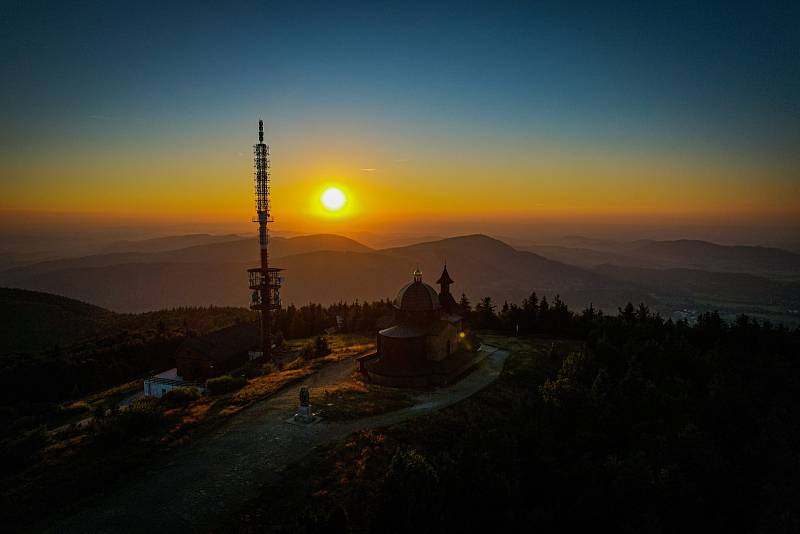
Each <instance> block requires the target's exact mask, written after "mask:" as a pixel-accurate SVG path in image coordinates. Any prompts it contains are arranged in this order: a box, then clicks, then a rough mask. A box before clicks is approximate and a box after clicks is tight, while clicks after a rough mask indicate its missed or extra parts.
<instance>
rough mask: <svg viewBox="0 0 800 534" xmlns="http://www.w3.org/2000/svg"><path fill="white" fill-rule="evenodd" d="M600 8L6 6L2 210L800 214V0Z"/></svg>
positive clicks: (778, 217)
mask: <svg viewBox="0 0 800 534" xmlns="http://www.w3.org/2000/svg"><path fill="white" fill-rule="evenodd" d="M599 4H600V2H586V3H566V2H553V3H534V2H530V3H527V2H526V3H523V2H519V3H509V4H500V3H497V2H493V3H486V4H474V3H469V2H457V3H456V2H454V3H452V4H435V3H431V2H425V3H420V4H411V3H407V2H402V3H400V2H398V3H381V2H369V3H365V5H361V6H359V5H355V4H353V5H348V4H344V3H337V2H325V3H318V4H317V3H306V2H285V1H284V2H276V3H265V2H226V3H219V2H207V3H206V2H191V3H183V4H179V3H170V2H157V3H152V4H148V3H146V2H140V1H136V2H52V3H47V2H35V1H30V0H25V1H21V2H13V1H12V2H9V1H5V2H2V4H1V5H0V45H1V46H0V71H1V72H2V80H3V83H2V84H0V122H1V123H2V129H0V209H2V210H43V211H61V212H95V213H103V214H109V215H112V216H113V215H118V216H125V217H134V218H135V217H140V218H143V219H164V220H181V221H203V220H206V221H208V220H246V219H247V218H249V217H250V213H251V212H252V210H253V207H252V200H251V183H250V180H251V178H250V176H251V145H252V144H253V143H254V142H255V141H256V128H257V120H258V118H259V117H263V119H264V120H265V125H266V136H267V141H268V142H269V143H270V144H271V146H272V154H273V156H272V162H273V192H274V196H273V206H274V211H275V217H276V219H277V221H278V222H277V228H279V229H280V228H284V229H296V230H307V231H327V230H331V231H334V230H341V229H342V228H343V227H349V228H357V229H372V228H378V227H380V226H381V225H382V224H384V223H387V222H393V223H395V224H398V223H399V224H403V222H404V221H409V220H411V219H414V220H415V221H417V222H419V221H437V220H438V221H444V220H462V219H471V218H477V219H486V220H495V221H496V220H508V221H512V222H515V221H524V220H539V219H542V220H544V219H548V218H552V219H559V218H561V219H576V218H577V219H580V218H583V219H585V220H587V221H591V220H602V221H627V220H647V221H655V220H674V221H680V222H681V223H685V222H690V221H694V222H709V221H711V222H726V221H735V222H737V223H746V222H748V221H752V222H769V221H774V222H783V223H786V222H787V221H793V222H797V221H800V25H798V21H799V20H800V8H799V7H798V6H800V4H799V3H798V2H796V1H793V2H784V3H771V2H748V3H743V4H737V3H734V2H719V3H715V2H671V3H669V4H666V3H664V4H653V5H645V4H648V3H646V2H630V3H618V4H616V5H615V6H610V5H606V6H600V5H599ZM326 184H337V185H339V186H340V187H342V188H343V189H344V190H345V191H347V192H348V194H349V196H350V203H349V205H348V210H347V213H346V214H345V215H344V216H342V217H339V218H336V219H333V218H329V217H325V216H324V215H323V214H321V212H320V210H319V209H318V206H317V203H316V202H317V198H318V195H319V192H320V191H321V188H322V187H324V185H326Z"/></svg>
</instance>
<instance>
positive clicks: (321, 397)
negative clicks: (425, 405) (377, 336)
mask: <svg viewBox="0 0 800 534" xmlns="http://www.w3.org/2000/svg"><path fill="white" fill-rule="evenodd" d="M413 394H414V392H412V391H409V390H404V389H398V388H390V387H384V386H378V385H376V384H369V383H366V382H364V381H362V380H360V377H352V378H351V379H350V380H348V381H346V382H341V383H339V384H335V385H333V386H328V387H325V388H321V389H314V390H312V392H311V404H312V406H314V409H315V411H318V413H319V415H320V416H321V417H323V418H325V419H329V420H332V421H344V420H348V419H360V418H362V417H369V416H372V415H378V414H382V413H386V412H392V411H395V410H400V409H402V408H407V407H409V406H411V405H413V404H414V400H413ZM317 408H319V409H318V410H317Z"/></svg>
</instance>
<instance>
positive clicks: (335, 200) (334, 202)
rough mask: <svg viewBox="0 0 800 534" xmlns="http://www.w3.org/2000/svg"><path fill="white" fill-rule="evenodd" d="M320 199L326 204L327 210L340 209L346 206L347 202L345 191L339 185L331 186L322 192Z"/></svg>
mask: <svg viewBox="0 0 800 534" xmlns="http://www.w3.org/2000/svg"><path fill="white" fill-rule="evenodd" d="M319 200H320V202H322V205H323V206H325V209H326V210H328V211H339V210H340V209H342V208H343V207H344V205H345V202H347V197H345V196H344V193H343V192H342V190H341V189H339V188H338V187H329V188H328V189H326V190H325V191H324V192H323V193H322V196H320V197H319Z"/></svg>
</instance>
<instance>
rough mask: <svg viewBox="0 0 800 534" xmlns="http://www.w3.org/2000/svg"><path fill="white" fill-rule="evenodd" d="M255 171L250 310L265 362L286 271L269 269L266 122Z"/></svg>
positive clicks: (261, 126) (255, 152)
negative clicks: (255, 251)
mask: <svg viewBox="0 0 800 534" xmlns="http://www.w3.org/2000/svg"><path fill="white" fill-rule="evenodd" d="M253 167H254V172H253V176H254V184H255V204H256V217H255V218H254V219H253V222H256V223H258V246H259V248H260V257H261V264H260V266H259V267H256V268H254V269H248V270H247V272H248V275H249V279H250V289H251V290H253V294H252V299H251V304H250V308H251V309H253V310H257V311H258V312H259V315H260V323H261V355H262V356H263V357H264V361H270V360H271V358H272V312H273V311H277V310H279V309H280V307H281V293H280V290H281V282H282V279H281V276H280V272H281V271H282V270H283V269H279V268H277V267H270V266H269V228H268V224H269V223H271V222H273V219H272V217H271V215H270V203H269V188H270V161H269V145H266V144H264V121H263V120H261V119H259V121H258V144H257V145H253Z"/></svg>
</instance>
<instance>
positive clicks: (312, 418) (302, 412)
mask: <svg viewBox="0 0 800 534" xmlns="http://www.w3.org/2000/svg"><path fill="white" fill-rule="evenodd" d="M310 397H311V394H310V391H309V389H308V388H307V387H302V388H300V406H299V407H298V408H297V413H296V414H294V417H290V418H289V419H287V420H286V422H287V423H291V424H293V425H310V424H313V423H318V422H319V421H321V420H322V418H321V417H319V416H316V415H314V414H313V413H312V412H311V404H310V403H309V399H310Z"/></svg>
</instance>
